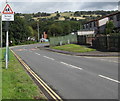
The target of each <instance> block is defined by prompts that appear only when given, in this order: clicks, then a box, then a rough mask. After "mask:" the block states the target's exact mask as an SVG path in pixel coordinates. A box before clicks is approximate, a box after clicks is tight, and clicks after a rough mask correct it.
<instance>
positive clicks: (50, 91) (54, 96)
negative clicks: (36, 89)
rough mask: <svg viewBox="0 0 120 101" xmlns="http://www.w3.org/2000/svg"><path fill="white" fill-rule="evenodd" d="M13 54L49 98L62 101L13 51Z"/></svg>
mask: <svg viewBox="0 0 120 101" xmlns="http://www.w3.org/2000/svg"><path fill="white" fill-rule="evenodd" d="M11 51H12V52H13V54H14V55H15V56H16V58H17V59H18V60H19V61H20V63H21V64H22V65H23V66H24V67H25V68H26V70H27V71H28V72H29V73H30V74H31V75H32V76H33V77H34V78H35V79H36V80H37V81H38V82H39V84H41V85H42V87H43V88H44V89H45V90H46V91H47V92H48V94H50V96H51V97H52V98H53V99H54V100H56V101H63V100H62V98H61V97H60V96H59V95H57V94H56V93H55V92H54V91H53V90H52V89H51V88H50V87H49V86H48V85H47V84H46V83H45V82H44V81H43V80H42V79H41V78H40V77H39V76H38V75H37V74H36V73H35V72H33V71H32V70H31V69H30V67H29V66H28V65H27V64H26V63H25V62H24V61H23V60H22V59H21V58H20V57H19V56H18V55H17V54H16V53H15V52H14V51H13V50H11Z"/></svg>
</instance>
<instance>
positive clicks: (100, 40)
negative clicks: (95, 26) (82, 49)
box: [78, 36, 120, 51]
mask: <svg viewBox="0 0 120 101" xmlns="http://www.w3.org/2000/svg"><path fill="white" fill-rule="evenodd" d="M119 43H120V36H98V37H94V36H78V44H84V45H85V44H90V45H91V46H92V47H94V48H96V49H98V50H101V51H119V50H120V47H119Z"/></svg>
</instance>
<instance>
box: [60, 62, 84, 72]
mask: <svg viewBox="0 0 120 101" xmlns="http://www.w3.org/2000/svg"><path fill="white" fill-rule="evenodd" d="M60 63H62V64H64V65H66V66H70V67H72V68H76V69H79V70H82V68H80V67H77V66H73V65H71V64H67V63H65V62H60Z"/></svg>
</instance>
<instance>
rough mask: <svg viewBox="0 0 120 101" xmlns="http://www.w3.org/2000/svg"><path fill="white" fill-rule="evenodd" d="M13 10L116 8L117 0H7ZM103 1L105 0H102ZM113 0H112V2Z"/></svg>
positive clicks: (1, 5)
mask: <svg viewBox="0 0 120 101" xmlns="http://www.w3.org/2000/svg"><path fill="white" fill-rule="evenodd" d="M5 1H6V0H0V11H2V10H3V8H4V7H5ZM7 1H8V3H9V4H10V5H11V7H12V9H13V11H14V12H17V13H37V12H47V13H54V12H56V11H59V12H65V11H94V10H118V1H119V0H89V2H88V0H66V1H65V0H57V1H56V0H7ZM103 1H105V2H103ZM113 1H114V2H113Z"/></svg>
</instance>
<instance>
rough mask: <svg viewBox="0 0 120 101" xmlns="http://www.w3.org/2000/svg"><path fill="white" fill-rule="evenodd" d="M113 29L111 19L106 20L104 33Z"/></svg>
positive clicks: (108, 32)
mask: <svg viewBox="0 0 120 101" xmlns="http://www.w3.org/2000/svg"><path fill="white" fill-rule="evenodd" d="M113 29H114V24H113V21H108V22H107V24H106V34H110V33H112V31H113Z"/></svg>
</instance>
